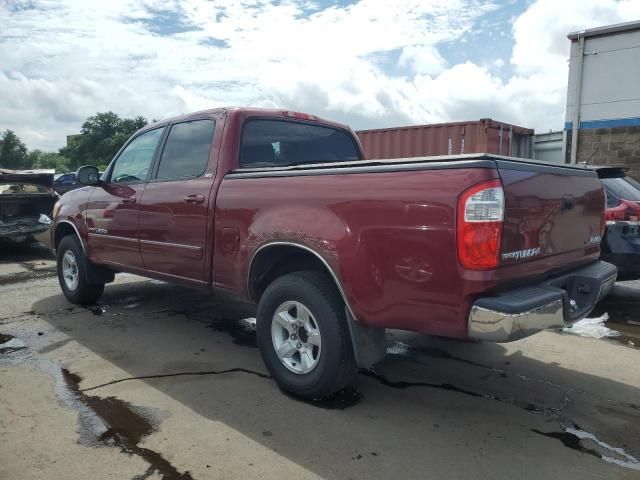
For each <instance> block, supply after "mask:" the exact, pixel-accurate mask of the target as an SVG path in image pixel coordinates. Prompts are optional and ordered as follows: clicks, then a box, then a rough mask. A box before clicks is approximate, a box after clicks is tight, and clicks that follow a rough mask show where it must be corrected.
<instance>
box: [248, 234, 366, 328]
mask: <svg viewBox="0 0 640 480" xmlns="http://www.w3.org/2000/svg"><path fill="white" fill-rule="evenodd" d="M299 270H315V271H320V272H323V273H326V274H328V275H329V276H330V278H331V279H332V280H333V283H334V284H335V286H336V288H337V289H338V292H339V293H340V296H341V297H342V300H343V301H344V304H345V306H346V307H347V310H348V311H349V313H350V314H351V317H352V318H354V319H355V318H356V317H355V315H354V313H353V310H352V308H351V305H350V304H349V299H348V298H347V295H346V294H345V291H344V289H343V288H342V285H341V283H340V280H339V279H338V276H337V275H336V273H335V272H334V271H333V269H332V268H331V266H330V265H329V263H328V262H327V261H326V260H325V259H324V257H323V256H322V255H320V254H319V253H318V252H316V251H315V250H313V249H312V248H310V247H307V246H305V245H301V244H299V243H295V242H284V241H276V242H270V243H267V244H265V245H262V246H260V247H259V248H257V249H256V251H255V252H254V253H253V256H252V257H251V261H250V262H249V274H248V276H247V292H248V294H249V298H250V299H251V300H253V301H255V302H258V301H259V300H260V297H261V296H262V294H263V293H264V291H265V289H266V288H267V286H268V285H269V284H270V283H271V282H273V281H274V280H275V279H276V278H278V277H280V276H282V275H285V274H287V273H291V272H295V271H299Z"/></svg>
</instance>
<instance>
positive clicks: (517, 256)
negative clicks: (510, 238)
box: [502, 247, 540, 260]
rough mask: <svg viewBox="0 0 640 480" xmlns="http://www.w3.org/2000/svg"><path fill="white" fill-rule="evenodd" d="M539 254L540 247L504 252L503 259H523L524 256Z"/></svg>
mask: <svg viewBox="0 0 640 480" xmlns="http://www.w3.org/2000/svg"><path fill="white" fill-rule="evenodd" d="M537 255H540V247H536V248H528V249H526V250H516V251H515V252H507V253H503V254H502V259H503V260H522V259H523V258H530V257H535V256H537Z"/></svg>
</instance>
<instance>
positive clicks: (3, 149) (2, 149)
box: [0, 130, 27, 169]
mask: <svg viewBox="0 0 640 480" xmlns="http://www.w3.org/2000/svg"><path fill="white" fill-rule="evenodd" d="M0 167H2V168H10V169H20V168H26V167H27V147H26V146H25V144H24V143H22V140H20V138H19V137H18V136H17V135H16V134H15V132H14V131H13V130H5V132H4V133H3V134H2V138H1V139H0Z"/></svg>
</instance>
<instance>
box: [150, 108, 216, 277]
mask: <svg viewBox="0 0 640 480" xmlns="http://www.w3.org/2000/svg"><path fill="white" fill-rule="evenodd" d="M215 126H216V122H215V120H214V119H211V118H206V119H197V120H191V121H187V122H181V123H176V124H174V125H171V127H170V130H169V132H168V134H167V137H166V141H165V144H164V146H163V148H162V152H161V154H160V155H159V156H158V157H159V158H158V161H157V162H156V163H157V165H156V166H155V168H154V173H153V175H152V178H151V180H150V182H149V183H148V184H147V187H146V188H145V190H144V193H143V195H142V199H141V201H140V218H139V222H140V224H139V231H140V250H141V253H142V260H143V263H144V267H145V269H146V270H150V271H153V272H156V273H161V274H164V275H167V276H171V277H173V278H176V279H178V280H186V281H190V282H195V283H198V284H200V283H204V282H205V253H206V245H207V242H208V239H207V231H208V225H209V215H208V212H209V204H210V202H212V201H213V199H211V197H210V195H211V190H212V187H213V177H214V175H215V164H216V160H217V151H215V152H212V148H211V146H212V140H213V135H214V131H215ZM210 158H211V161H210ZM212 211H213V210H212Z"/></svg>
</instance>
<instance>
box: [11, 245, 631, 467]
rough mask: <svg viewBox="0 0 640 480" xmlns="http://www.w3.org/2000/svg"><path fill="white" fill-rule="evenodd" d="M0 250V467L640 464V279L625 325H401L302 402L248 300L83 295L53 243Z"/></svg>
mask: <svg viewBox="0 0 640 480" xmlns="http://www.w3.org/2000/svg"><path fill="white" fill-rule="evenodd" d="M2 255H6V252H3V253H2V254H1V255H0V295H1V298H2V304H1V305H2V307H1V309H0V438H2V439H3V441H2V442H1V443H0V478H2V479H3V480H4V479H14V478H15V479H17V478H47V479H56V478H60V479H63V478H64V479H74V478H132V479H133V478H135V479H146V478H160V479H166V480H173V479H206V478H238V479H246V478H274V479H275V478H277V479H282V478H296V479H297V478H318V477H320V478H329V479H346V478H353V479H359V478H366V479H369V478H380V479H383V478H390V477H397V478H432V477H439V478H511V477H514V476H518V477H524V478H540V477H542V476H547V477H549V478H557V477H560V476H562V477H563V478H640V462H638V459H640V371H639V370H640V369H639V365H640V352H639V351H638V346H639V345H640V283H639V282H625V283H620V284H618V285H616V289H615V291H614V295H612V296H610V297H609V298H607V299H606V300H605V301H604V302H603V303H602V305H600V306H599V307H598V311H597V312H596V313H597V314H598V315H599V314H601V313H604V312H607V313H608V314H609V316H610V318H611V320H610V321H609V322H607V326H608V327H610V328H613V329H614V330H618V331H621V332H623V333H624V334H623V335H622V336H620V337H615V338H612V339H602V340H597V339H591V338H582V337H579V336H575V335H569V334H563V333H559V332H544V333H541V334H539V335H535V336H533V337H530V338H527V339H524V340H521V341H519V342H513V343H510V344H503V345H497V344H488V343H468V342H457V341H452V340H447V339H442V338H436V337H426V336H419V335H414V334H409V333H404V332H395V331H393V332H389V333H388V336H387V337H388V355H387V358H386V359H385V360H384V361H382V362H380V363H379V364H377V365H375V366H374V368H371V369H368V370H363V371H361V372H360V374H359V375H358V377H357V379H356V381H355V383H354V385H352V386H351V387H349V388H347V389H345V390H344V391H342V392H339V393H338V394H337V395H335V396H333V397H331V398H328V399H323V400H322V401H317V402H305V401H300V400H299V399H297V398H294V397H291V396H289V395H286V394H284V393H283V392H281V391H279V390H278V388H277V387H276V385H275V384H274V382H273V381H272V380H271V378H270V376H269V375H268V373H267V371H266V369H265V368H264V366H263V364H262V362H261V359H260V355H259V352H258V350H257V348H256V339H255V321H254V319H253V317H254V314H255V307H254V306H253V305H251V304H247V303H245V302H242V301H239V300H238V299H234V298H230V297H228V296H225V295H209V294H207V293H206V292H200V291H194V290H189V289H186V288H183V287H179V286H175V285H170V284H167V283H164V282H158V281H150V280H147V279H143V278H140V277H136V276H133V275H119V276H118V277H117V281H116V283H115V284H112V285H109V286H107V288H106V290H105V294H104V296H103V298H102V299H101V301H100V303H99V304H97V305H94V306H91V307H88V308H82V307H77V306H72V305H70V304H68V303H67V302H66V301H65V299H64V298H63V297H62V295H61V293H60V290H59V286H58V285H57V279H56V278H55V272H54V270H52V261H51V259H41V258H38V255H39V253H37V252H36V253H34V252H32V251H31V250H29V249H26V250H24V251H22V253H20V252H18V253H15V254H12V255H11V257H10V258H8V256H5V257H2ZM40 262H43V263H42V264H40ZM27 265H29V266H31V267H32V268H30V267H29V266H27ZM43 272H44V273H43Z"/></svg>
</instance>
